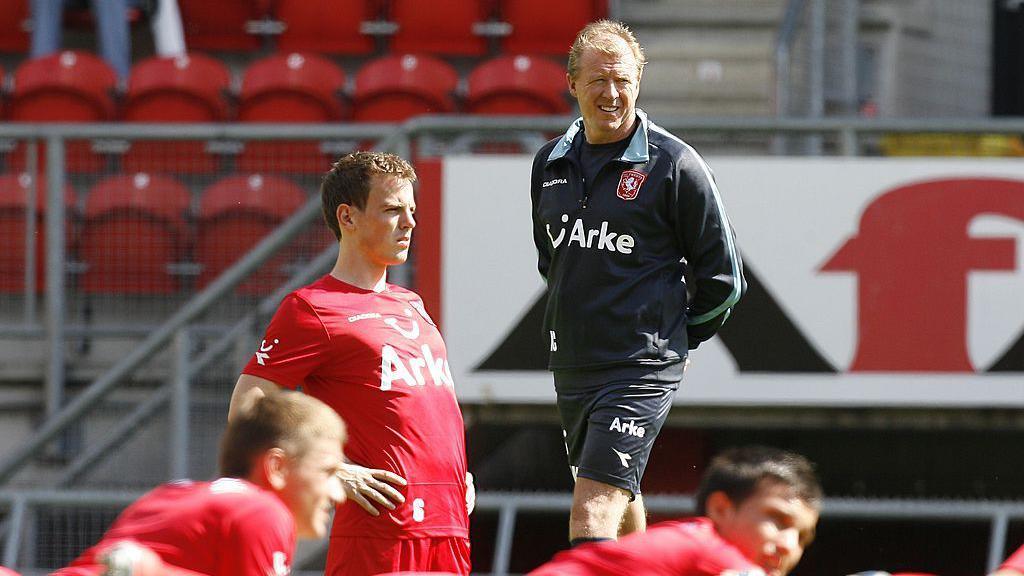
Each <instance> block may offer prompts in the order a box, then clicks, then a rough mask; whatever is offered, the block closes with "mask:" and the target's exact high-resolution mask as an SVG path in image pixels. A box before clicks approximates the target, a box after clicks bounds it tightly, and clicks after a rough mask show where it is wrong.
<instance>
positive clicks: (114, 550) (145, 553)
mask: <svg viewBox="0 0 1024 576" xmlns="http://www.w3.org/2000/svg"><path fill="white" fill-rule="evenodd" d="M98 560H99V561H100V563H101V564H102V565H103V572H102V574H101V576H144V575H145V576H156V575H159V574H162V570H161V569H162V568H163V561H161V560H160V557H159V556H157V554H156V552H153V551H152V550H150V549H149V547H147V546H142V545H139V544H136V543H134V542H128V541H125V542H118V543H117V544H114V545H113V546H111V547H110V548H107V549H106V550H104V551H103V552H102V553H100V556H99V558H98Z"/></svg>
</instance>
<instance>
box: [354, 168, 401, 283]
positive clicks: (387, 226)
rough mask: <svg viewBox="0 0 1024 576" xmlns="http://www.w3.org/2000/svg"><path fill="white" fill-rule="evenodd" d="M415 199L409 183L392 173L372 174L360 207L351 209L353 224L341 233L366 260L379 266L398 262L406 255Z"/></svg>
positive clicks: (392, 264)
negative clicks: (364, 204) (365, 197)
mask: <svg viewBox="0 0 1024 576" xmlns="http://www.w3.org/2000/svg"><path fill="white" fill-rule="evenodd" d="M415 212H416V199H415V198H414V197H413V190H412V183H411V182H409V181H408V180H405V179H402V178H398V177H395V176H380V175H375V176H373V177H371V180H370V195H369V197H368V198H367V199H366V207H365V208H364V209H363V210H359V209H358V208H354V207H353V208H352V209H351V215H352V221H353V224H354V226H353V227H352V228H351V229H344V230H343V232H342V234H343V237H344V236H345V235H351V238H352V240H353V241H354V242H355V243H356V246H357V248H358V250H359V252H360V253H362V254H363V256H364V257H365V258H366V259H367V261H368V262H370V263H372V264H376V265H380V266H394V265H397V264H402V263H403V262H405V260H406V259H407V258H408V257H409V246H410V244H411V243H412V229H413V228H415V227H416V220H415V218H413V214H414V213H415Z"/></svg>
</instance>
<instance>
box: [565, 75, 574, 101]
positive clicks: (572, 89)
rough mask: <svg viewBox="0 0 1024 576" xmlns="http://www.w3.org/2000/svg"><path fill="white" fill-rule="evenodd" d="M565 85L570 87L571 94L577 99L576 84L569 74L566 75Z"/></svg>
mask: <svg viewBox="0 0 1024 576" xmlns="http://www.w3.org/2000/svg"><path fill="white" fill-rule="evenodd" d="M565 83H566V84H568V85H569V94H571V95H572V97H573V98H575V97H576V83H575V82H573V80H572V75H571V74H569V73H568V72H566V73H565Z"/></svg>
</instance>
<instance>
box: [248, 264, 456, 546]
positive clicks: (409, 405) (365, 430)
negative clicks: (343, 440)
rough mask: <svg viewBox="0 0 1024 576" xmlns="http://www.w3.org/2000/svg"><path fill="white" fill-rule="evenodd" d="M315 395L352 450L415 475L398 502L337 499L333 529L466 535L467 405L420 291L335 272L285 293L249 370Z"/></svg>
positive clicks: (372, 462)
mask: <svg viewBox="0 0 1024 576" xmlns="http://www.w3.org/2000/svg"><path fill="white" fill-rule="evenodd" d="M243 372H244V373H246V374H251V375H253V376H258V377H260V378H265V379H267V380H270V381H271V382H274V383H275V384H277V385H279V386H284V387H287V388H292V389H295V388H299V387H301V388H302V390H303V391H304V392H305V393H307V394H309V395H311V396H314V397H316V398H319V399H320V400H322V401H323V402H325V403H326V404H328V405H329V406H331V407H332V408H334V409H335V410H336V411H337V412H338V414H340V415H341V417H342V418H343V419H344V420H345V424H346V425H347V426H348V433H349V438H348V443H347V444H346V445H345V454H346V456H347V457H348V458H349V459H350V460H351V461H352V462H354V463H356V464H358V465H360V466H367V467H369V468H378V469H383V470H389V471H391V472H394V473H396V474H398V475H400V476H402V477H403V478H405V479H406V480H407V481H408V482H409V485H408V486H406V487H404V488H401V489H400V490H401V491H402V492H403V493H404V495H405V498H406V501H405V503H404V504H402V505H400V506H398V507H397V508H396V509H395V510H393V511H389V510H386V509H382V510H381V515H380V516H371V515H369V514H367V513H366V511H364V510H363V509H362V508H360V507H359V505H358V504H355V503H354V502H349V503H346V504H344V505H342V506H339V507H338V510H337V514H336V515H335V518H334V527H333V529H332V534H333V535H335V536H346V537H365V538H425V537H440V536H455V537H461V538H468V537H469V518H468V516H467V513H466V447H465V431H464V429H463V423H462V413H461V412H460V411H459V405H458V403H457V402H456V399H455V388H454V384H453V382H452V375H451V370H450V369H449V367H448V357H447V351H446V349H445V345H444V341H443V340H442V339H441V334H440V333H439V332H438V330H437V327H436V326H435V325H434V322H433V321H432V320H431V319H430V316H429V315H428V314H427V312H426V311H425V310H424V309H423V302H422V300H421V299H420V297H419V296H417V295H416V294H415V293H413V292H411V291H409V290H406V289H405V288H402V287H400V286H394V285H391V284H388V285H386V287H385V289H384V291H382V292H379V293H378V292H374V291H372V290H364V289H362V288H358V287H356V286H352V285H351V284H347V283H345V282H342V281H340V280H338V279H336V278H334V277H333V276H330V275H328V276H324V277H323V278H321V279H320V280H318V281H316V282H314V283H313V284H310V285H309V286H306V287H304V288H300V289H299V290H296V291H295V292H293V293H292V294H290V295H289V296H288V297H287V298H285V300H284V302H282V303H281V306H280V307H279V308H278V310H277V313H276V314H274V318H273V319H272V320H271V322H270V326H269V327H268V328H267V332H266V336H265V337H264V340H263V342H262V344H261V345H260V349H259V351H258V352H257V353H256V354H255V356H254V357H253V358H252V359H251V360H250V361H249V364H248V365H247V366H246V367H245V369H244V370H243Z"/></svg>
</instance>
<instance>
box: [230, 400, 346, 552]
mask: <svg viewBox="0 0 1024 576" xmlns="http://www.w3.org/2000/svg"><path fill="white" fill-rule="evenodd" d="M344 442H345V425H344V423H343V422H342V421H341V418H340V417H339V416H338V414H337V413H336V412H335V411H334V410H333V409H331V408H330V407H328V406H327V405H326V404H324V403H323V402H321V401H319V400H317V399H315V398H313V397H311V396H307V395H305V394H301V393H298V392H287V391H282V392H275V393H273V394H267V395H265V394H263V392H262V391H261V390H258V389H257V390H255V391H254V392H253V393H252V394H251V397H248V398H245V399H244V401H243V405H242V409H241V410H240V413H239V416H238V418H236V419H234V420H232V421H230V422H229V423H228V427H227V430H225V431H224V437H223V439H222V440H221V451H220V467H221V474H222V475H223V476H227V477H233V478H244V479H247V480H249V481H251V482H253V483H255V484H258V485H260V486H263V487H264V488H266V489H268V490H272V491H273V492H275V493H276V494H277V495H278V497H280V498H281V500H282V501H283V502H284V503H285V505H286V506H288V509H289V510H291V512H292V515H293V516H294V517H295V526H296V530H297V532H298V535H299V536H300V537H307V538H320V537H323V536H325V535H326V534H327V527H328V523H329V521H330V513H331V510H332V509H333V507H334V505H335V504H336V503H340V502H342V501H344V499H345V495H344V491H343V490H342V488H341V481H340V480H339V479H338V476H337V473H338V471H339V470H340V467H341V464H342V462H343V461H344V455H343V454H342V450H341V446H342V444H343V443H344Z"/></svg>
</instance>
